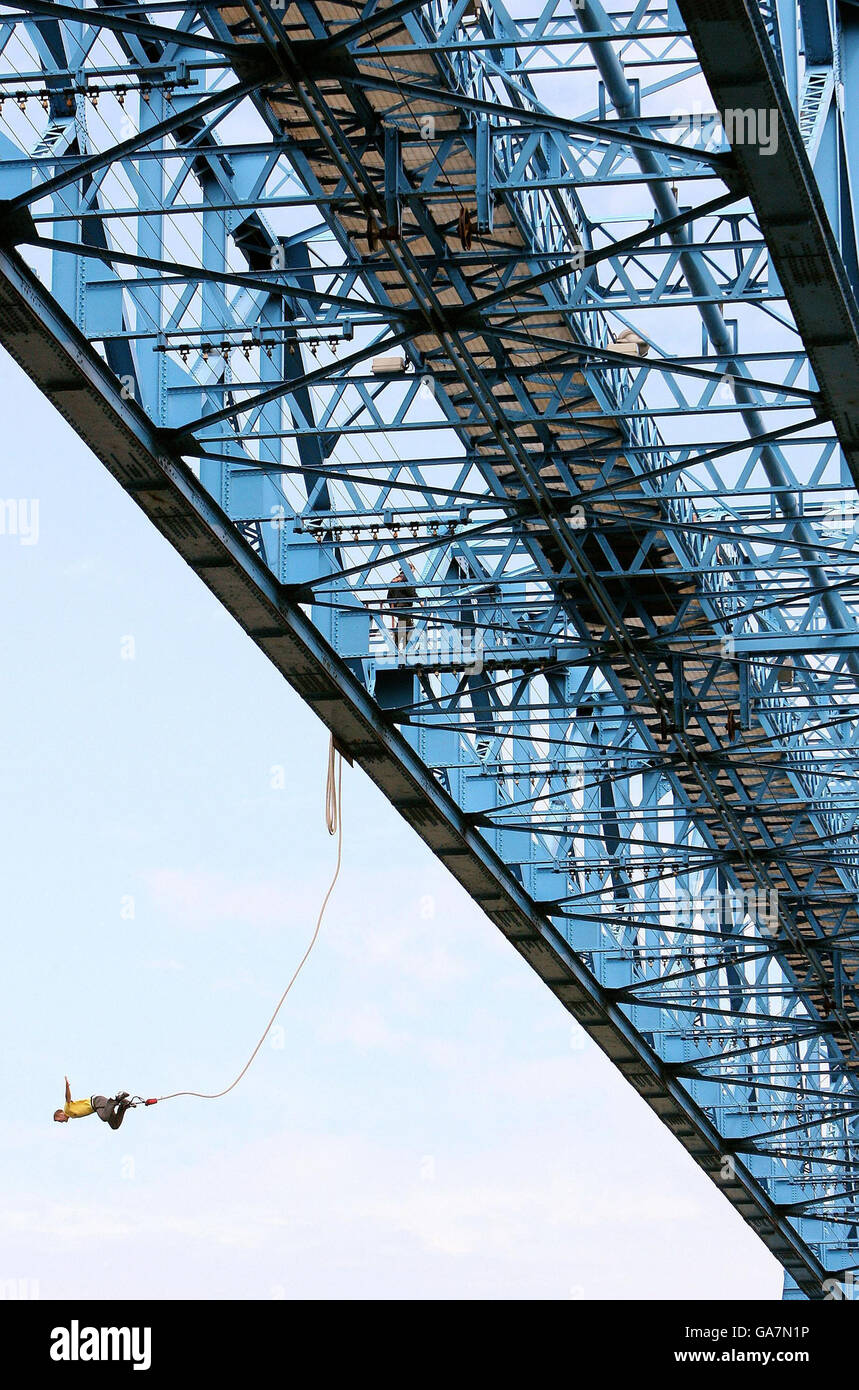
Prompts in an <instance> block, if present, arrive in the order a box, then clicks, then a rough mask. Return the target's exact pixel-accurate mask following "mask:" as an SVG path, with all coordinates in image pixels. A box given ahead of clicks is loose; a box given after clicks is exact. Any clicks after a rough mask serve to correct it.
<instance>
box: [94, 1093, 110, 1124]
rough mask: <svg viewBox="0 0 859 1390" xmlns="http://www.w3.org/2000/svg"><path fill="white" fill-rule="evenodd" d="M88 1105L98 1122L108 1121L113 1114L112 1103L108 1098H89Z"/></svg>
mask: <svg viewBox="0 0 859 1390" xmlns="http://www.w3.org/2000/svg"><path fill="white" fill-rule="evenodd" d="M89 1103H90V1105H91V1106H92V1108H93V1110H94V1111H95V1113H96V1114H97V1115H98V1118H99V1119H100V1120H109V1119H110V1117H111V1115H112V1114H113V1109H114V1102H113V1100H112V1099H110V1098H109V1097H108V1096H90V1098H89Z"/></svg>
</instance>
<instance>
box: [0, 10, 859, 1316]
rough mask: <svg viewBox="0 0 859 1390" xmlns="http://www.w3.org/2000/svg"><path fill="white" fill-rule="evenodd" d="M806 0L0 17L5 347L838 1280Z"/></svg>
mask: <svg viewBox="0 0 859 1390" xmlns="http://www.w3.org/2000/svg"><path fill="white" fill-rule="evenodd" d="M845 8H850V7H845ZM711 10H712V13H711ZM788 10H792V6H786V5H779V6H778V7H777V9H773V10H772V11H771V10H770V8H769V7H768V6H757V5H753V4H751V3H739V0H732V3H730V4H720V6H718V15H719V16H721V20H720V23H726V24H728V25H729V26H730V31H731V34H732V36H733V37H732V43H731V47H730V49H728V48H727V47H726V45H725V41H724V32H723V31H722V30H721V29H720V27H719V24H717V23H716V7H710V6H706V5H692V4H691V3H685V2H684V0H681V3H679V4H674V3H673V2H672V3H668V4H667V5H666V4H665V3H664V0H660V3H653V4H652V5H651V4H646V3H645V4H640V5H638V6H636V7H635V8H634V9H633V10H622V9H621V8H620V7H619V6H617V7H614V8H613V9H611V10H609V12H608V13H607V12H606V11H604V10H603V8H602V7H601V6H600V5H596V4H590V3H584V4H583V5H577V6H572V5H565V6H564V5H560V4H557V5H554V4H551V3H550V4H549V5H548V6H546V7H544V9H543V10H542V11H541V12H540V14H539V15H535V16H532V17H529V18H520V19H513V18H511V17H510V16H509V15H507V14H506V12H505V11H504V10H503V8H502V7H501V6H500V5H493V6H492V7H491V8H490V7H488V6H486V5H483V6H481V5H479V4H478V5H475V4H473V3H472V0H468V3H466V0H460V3H458V4H455V5H448V4H446V3H433V4H429V5H418V4H412V3H399V4H393V5H390V6H376V5H368V6H364V7H361V6H351V5H333V4H321V3H315V4H311V3H302V4H290V5H288V6H286V7H285V8H280V9H277V8H274V7H272V6H269V5H268V4H266V3H262V4H260V3H256V0H246V3H243V4H242V5H235V6H221V7H215V6H204V7H201V8H198V7H196V6H194V5H180V4H176V5H175V6H174V7H173V8H172V9H168V8H167V6H164V7H160V6H156V5H149V6H147V5H145V4H141V5H137V6H131V5H124V6H122V7H121V8H119V7H116V6H102V5H96V6H94V7H93V8H92V9H84V10H70V9H69V8H67V7H65V6H64V5H58V4H53V3H51V0H44V3H42V0H39V3H36V2H35V0H33V3H27V4H24V5H23V6H21V7H20V9H16V10H15V11H14V12H13V13H12V14H10V15H9V17H8V18H7V19H4V18H3V15H2V11H0V33H2V36H3V47H2V55H0V61H2V62H3V64H4V70H3V75H2V87H0V91H2V93H3V94H5V98H6V103H7V104H6V106H5V107H4V108H3V110H2V112H0V119H2V121H3V124H2V126H0V193H2V195H3V197H4V198H5V201H4V203H3V205H2V208H0V242H2V247H3V249H2V250H0V341H2V342H3V345H4V346H5V347H6V349H7V350H8V351H9V352H10V353H11V355H12V356H13V357H15V358H16V360H17V361H18V362H20V363H21V365H22V366H23V367H24V369H25V370H26V371H27V372H28V374H29V375H30V376H31V377H32V378H33V379H34V381H35V382H36V383H37V384H38V385H39V387H40V388H41V390H42V391H43V392H44V394H45V395H46V396H47V398H48V399H50V400H51V401H52V402H53V404H54V405H55V406H56V407H57V408H58V409H59V410H60V411H61V413H62V414H63V415H64V416H65V418H66V419H67V420H69V422H70V423H71V424H72V426H73V427H74V428H75V429H76V430H77V431H78V433H79V434H81V436H82V437H83V438H84V439H85V440H86V442H87V443H88V444H89V445H90V447H91V448H92V449H93V451H94V452H95V453H96V454H97V455H98V457H99V458H101V460H102V461H103V462H104V464H105V466H106V467H107V468H108V469H109V470H110V472H111V473H112V474H113V476H114V477H115V478H117V480H118V481H119V482H120V483H121V484H122V486H123V487H124V488H125V489H126V490H127V491H128V492H129V494H130V495H131V496H132V497H133V498H134V500H135V501H136V502H137V503H138V505H139V506H141V507H142V508H143V509H144V511H145V512H146V513H147V515H148V516H149V517H150V518H151V519H152V521H153V523H154V524H155V525H156V526H157V527H158V529H159V530H160V531H161V532H162V534H164V535H165V536H166V537H167V538H168V539H169V540H170V541H171V543H172V544H173V545H174V546H175V547H176V548H177V550H178V551H179V552H180V554H182V555H183V557H184V558H185V559H186V560H187V562H188V563H189V564H190V565H191V566H192V568H193V569H194V570H195V571H196V572H197V573H198V574H199V575H200V577H201V578H202V580H203V581H204V582H205V583H206V584H207V585H208V587H209V588H210V589H211V590H212V591H213V593H215V594H216V595H217V597H218V598H219V599H220V600H221V602H222V603H223V604H224V605H225V606H226V607H227V608H228V610H229V611H230V612H231V613H233V615H234V616H235V617H236V619H237V620H238V621H239V622H240V623H241V624H242V626H243V628H244V629H245V630H246V631H247V632H248V634H249V635H250V636H251V637H252V639H253V640H254V641H255V642H256V643H257V644H258V645H259V646H260V647H261V648H262V650H264V651H265V652H266V654H267V655H268V656H269V658H270V659H271V660H272V661H273V662H274V664H275V665H276V666H277V667H278V669H279V670H281V671H282V672H283V674H284V676H285V677H286V678H287V680H288V681H289V682H290V684H291V685H293V686H294V688H295V689H296V690H298V692H299V693H300V694H301V695H302V697H303V698H304V699H305V700H307V701H308V703H310V704H311V706H312V707H313V708H314V709H315V710H316V711H317V713H318V714H319V715H320V717H321V718H322V719H323V720H324V722H325V723H326V724H327V725H328V726H329V727H330V728H331V729H332V731H333V732H334V733H335V736H336V737H337V739H338V741H339V743H340V745H341V746H342V747H343V748H344V749H345V750H347V751H348V752H349V754H350V755H351V756H353V757H354V758H355V759H356V761H358V762H359V763H360V764H361V766H362V767H364V768H365V770H366V771H367V772H368V774H369V775H370V776H371V777H372V778H373V780H374V781H375V782H376V783H377V784H378V785H379V786H380V787H381V788H382V790H383V791H384V792H385V794H386V795H387V796H388V798H389V799H390V800H391V801H392V803H393V804H394V805H395V806H396V807H397V809H398V810H399V811H400V812H401V814H402V815H403V816H404V817H405V818H406V819H407V820H408V821H409V823H410V824H411V825H413V826H414V828H415V829H416V831H417V832H418V833H419V834H420V835H421V836H422V838H423V839H424V840H425V841H426V842H427V843H428V844H429V845H430V846H431V848H432V849H433V850H434V852H435V853H436V854H437V855H438V856H439V857H440V858H441V859H442V860H443V862H444V863H445V864H446V865H447V866H448V867H449V869H450V870H451V872H452V873H453V874H454V876H455V877H456V878H457V879H458V880H459V881H460V882H461V883H462V884H463V885H464V886H465V887H466V888H467V890H468V891H469V892H470V893H471V895H472V896H473V897H474V898H475V900H476V901H477V902H479V903H480V904H481V906H482V907H483V908H484V910H485V911H486V912H487V914H488V915H489V916H490V917H491V918H492V920H493V921H494V922H495V923H496V924H497V926H498V927H499V928H500V930H501V931H502V932H504V934H505V935H506V936H507V937H508V939H509V940H510V941H511V942H512V943H513V945H514V946H515V947H516V949H517V950H518V951H519V952H520V953H521V954H522V955H523V956H524V957H525V958H526V959H527V960H528V961H529V963H530V964H531V965H532V966H533V968H534V969H535V970H536V971H537V972H538V973H539V974H540V976H541V978H542V979H544V980H545V981H546V983H547V984H548V986H549V987H550V988H551V989H552V991H553V992H554V993H555V994H556V995H557V997H558V998H559V999H561V1001H562V1002H563V1003H564V1005H565V1007H567V1008H568V1009H569V1011H570V1012H571V1013H572V1014H573V1016H574V1017H575V1018H576V1019H578V1020H579V1022H580V1023H581V1024H582V1026H583V1027H584V1028H585V1029H586V1030H587V1031H588V1032H589V1033H590V1034H591V1036H592V1037H594V1038H595V1040H596V1041H597V1043H598V1044H599V1045H600V1047H602V1048H603V1050H604V1051H605V1052H606V1053H607V1054H608V1055H609V1056H610V1057H611V1058H612V1059H613V1061H614V1062H615V1063H616V1064H617V1066H618V1067H619V1068H620V1069H621V1070H622V1071H623V1073H624V1075H625V1076H626V1077H627V1078H628V1079H629V1081H630V1082H631V1084H632V1085H633V1086H634V1087H635V1088H636V1090H637V1091H638V1092H639V1094H641V1095H642V1097H643V1098H644V1099H645V1100H646V1101H647V1103H648V1104H649V1105H650V1106H651V1107H652V1108H653V1109H654V1110H655V1111H656V1113H657V1114H659V1115H660V1116H661V1117H662V1119H663V1120H664V1121H665V1123H666V1124H667V1125H668V1126H669V1127H670V1128H671V1130H672V1132H673V1133H675V1135H676V1136H677V1138H678V1140H679V1141H680V1142H681V1143H682V1144H683V1145H684V1147H685V1148H686V1149H687V1150H688V1151H689V1152H690V1153H691V1154H692V1155H693V1156H694V1157H695V1159H696V1161H697V1162H698V1163H699V1164H700V1165H701V1166H702V1167H703V1168H704V1169H705V1171H707V1172H708V1173H709V1174H710V1175H711V1177H713V1179H714V1181H716V1182H717V1183H718V1185H719V1186H720V1187H721V1188H722V1190H723V1191H724V1193H725V1195H726V1197H727V1198H728V1199H729V1200H730V1201H731V1202H732V1203H733V1204H734V1205H735V1206H736V1207H737V1209H738V1210H739V1211H740V1212H741V1213H742V1215H743V1216H744V1217H745V1219H746V1220H747V1221H748V1222H749V1223H750V1224H751V1225H752V1227H753V1228H754V1229H755V1230H756V1231H757V1232H758V1234H759V1235H760V1237H761V1239H762V1240H764V1241H765V1243H766V1244H767V1245H768V1246H769V1248H770V1249H771V1250H772V1251H773V1252H774V1253H775V1254H776V1255H777V1257H778V1258H779V1259H780V1260H781V1262H782V1263H783V1265H784V1267H785V1270H786V1271H787V1273H788V1275H789V1277H790V1280H791V1281H792V1283H791V1287H794V1285H795V1286H796V1288H797V1289H799V1290H801V1291H802V1292H803V1293H804V1294H805V1295H807V1296H809V1297H822V1296H824V1295H825V1294H826V1293H827V1292H828V1291H829V1290H830V1286H829V1285H828V1284H827V1283H826V1281H827V1279H828V1278H830V1277H832V1276H836V1277H838V1278H841V1277H843V1276H844V1274H845V1272H846V1271H848V1270H851V1269H852V1268H853V1267H855V1266H856V1265H857V1264H858V1263H859V1237H857V1227H856V1221H857V1212H856V1193H857V1184H856V1175H855V1169H854V1165H855V1163H856V1159H857V1154H856V1125H857V1115H859V1105H857V1090H856V1082H857V1076H859V1049H857V1045H856V1026H857V1020H859V989H858V988H857V975H856V971H857V950H859V942H857V937H856V894H857V889H859V845H857V843H856V826H857V812H859V786H857V782H856V778H857V767H856V755H855V747H856V735H857V730H856V728H855V700H854V692H855V689H856V675H857V672H859V651H857V645H859V643H857V633H856V622H855V604H854V598H853V592H854V580H853V568H854V560H853V555H854V545H853V527H854V523H855V520H856V518H857V517H859V497H857V494H856V489H855V486H854V480H855V479H856V478H857V476H859V473H857V469H859V452H857V438H859V434H857V431H859V412H857V404H859V402H857V400H856V395H857V383H859V370H857V369H859V333H857V312H856V306H855V300H854V288H853V286H854V280H855V254H854V252H853V250H852V249H851V247H852V235H853V232H852V228H853V219H852V204H851V202H850V197H849V191H850V186H851V184H850V173H851V160H850V155H851V144H850V138H849V137H850V132H849V131H848V130H846V129H845V128H844V127H843V124H839V122H841V121H842V117H843V111H841V109H840V108H839V105H838V102H837V94H836V89H835V84H834V80H832V79H831V74H832V71H833V70H834V67H835V58H834V56H831V57H830V59H829V60H828V66H827V61H826V34H825V33H824V31H823V29H822V27H821V23H822V21H821V16H820V13H817V12H816V9H815V7H814V6H811V7H803V16H802V19H803V24H804V25H805V27H804V28H802V26H798V27H797V26H795V28H797V31H798V32H800V33H801V34H802V36H803V37H802V43H801V44H800V45H799V47H795V46H794V33H793V31H792V30H790V26H789V25H788V24H786V23H785V19H786V15H787V11H788ZM811 11H815V14H814V15H813V16H812V18H814V19H815V23H814V24H812V22H811V18H809V16H810V15H811ZM823 12H824V16H827V15H828V11H827V10H826V6H823ZM687 22H688V24H689V26H690V28H689V29H687V28H686V23H687ZM827 23H828V24H829V19H828V18H827ZM828 32H829V38H830V46H832V45H835V46H836V47H838V46H840V47H839V53H840V60H841V62H842V64H843V66H844V69H845V70H848V71H849V70H850V69H851V67H852V60H853V42H854V38H855V31H854V29H853V27H852V25H851V23H850V22H848V21H846V20H845V22H844V23H843V24H842V26H841V28H839V29H837V30H835V29H834V28H833V26H832V25H831V24H830V28H829V30H828ZM786 36H787V37H786ZM788 39H789V41H790V42H789V44H788ZM834 52H835V49H834V48H833V54H834ZM728 53H730V54H731V61H730V62H726V61H725V58H726V54H728ZM736 55H742V57H741V60H740V58H738V57H737V56H736ZM827 74H829V76H828V77H827ZM705 78H706V80H707V82H709V84H710V90H711V91H712V96H711V95H710V93H709V92H708V87H707V83H706V82H705ZM559 83H560V85H559ZM714 103H715V110H714ZM729 107H731V108H737V109H738V110H740V111H741V112H745V111H748V113H749V114H750V115H751V116H754V114H755V113H756V112H757V113H759V112H766V113H777V124H776V125H775V127H774V128H775V130H776V132H777V138H776V139H775V140H774V139H773V138H772V131H773V127H770V126H768V127H767V129H766V130H763V129H757V130H751V128H750V127H748V126H746V127H744V129H743V130H740V129H739V128H738V122H737V121H734V122H733V134H734V137H735V138H734V140H733V142H729V141H728V139H727V138H726V132H725V129H724V128H723V124H724V127H727V126H728V125H729V124H731V122H729V120H728V118H727V115H726V112H727V111H728V108H729ZM729 133H730V132H729ZM746 137H748V138H746ZM48 279H50V290H49V289H47V288H46V287H45V284H44V283H42V281H46V280H48Z"/></svg>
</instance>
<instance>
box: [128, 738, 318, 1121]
mask: <svg viewBox="0 0 859 1390" xmlns="http://www.w3.org/2000/svg"><path fill="white" fill-rule="evenodd" d="M342 783H343V759H342V757H341V756H340V755H339V754H338V753H337V751H336V749H335V747H334V736H333V735H332V736H331V741H330V743H329V745H328V772H327V776H326V779H325V824H326V827H327V830H328V834H329V835H336V836H337V862H336V864H335V866H334V874H333V877H332V879H331V882H330V883H329V885H328V889H327V891H326V894H325V897H324V898H323V899H322V906H321V907H320V909H319V915H318V916H317V918H316V926H315V927H314V929H313V935H312V936H311V938H310V941H309V943H308V945H307V949H306V951H305V952H304V955H303V956H302V957H301V960H300V961H299V962H298V965H297V966H296V967H295V970H294V971H293V974H292V977H291V979H290V980H289V983H288V984H287V986H286V988H285V989H284V991H283V994H282V995H281V996H280V998H279V999H278V1001H277V1005H276V1007H275V1010H274V1013H273V1014H272V1016H271V1018H270V1019H269V1021H268V1023H267V1024H266V1025H265V1028H264V1029H263V1031H262V1034H261V1035H260V1039H259V1042H258V1043H257V1045H256V1047H255V1048H254V1050H253V1052H252V1053H251V1055H250V1057H249V1058H248V1060H247V1061H246V1062H245V1064H244V1066H243V1067H242V1069H241V1071H240V1072H239V1074H238V1076H237V1077H236V1078H235V1080H234V1081H231V1082H230V1084H229V1086H226V1087H225V1088H224V1089H223V1091H171V1092H170V1094H169V1095H165V1096H151V1097H150V1098H149V1099H148V1100H145V1099H144V1098H143V1097H142V1096H134V1097H133V1099H132V1102H131V1104H132V1106H135V1107H136V1106H138V1105H157V1104H158V1102H159V1101H161V1100H176V1099H177V1098H178V1097H179V1096H196V1097H197V1099H198V1100H220V1099H221V1097H222V1096H227V1095H229V1093H230V1091H234V1090H235V1088H236V1086H238V1084H239V1082H240V1081H241V1080H242V1078H243V1077H244V1076H245V1075H246V1074H247V1072H248V1071H249V1070H250V1067H251V1064H252V1062H253V1061H254V1059H255V1057H256V1055H257V1053H258V1052H259V1050H260V1048H261V1047H262V1045H263V1043H264V1042H265V1040H266V1038H267V1036H268V1033H269V1029H270V1028H271V1026H272V1024H273V1023H274V1021H275V1019H276V1018H277V1016H278V1014H279V1013H280V1011H281V1009H282V1008H283V1005H284V1003H285V1002H286V997H287V995H288V994H289V992H290V990H291V989H292V986H293V985H294V984H295V982H296V980H297V979H298V977H299V975H300V974H301V972H302V970H303V969H304V966H305V965H306V963H307V960H308V958H309V956H310V953H311V951H312V950H313V948H314V946H315V945H316V942H317V940H318V938H319V933H320V930H321V928H322V920H323V918H324V916H325V909H326V908H327V906H328V901H329V899H330V897H331V894H332V893H333V892H334V887H335V884H336V883H337V879H338V878H339V876H340V864H341V861H342V858H343V808H342Z"/></svg>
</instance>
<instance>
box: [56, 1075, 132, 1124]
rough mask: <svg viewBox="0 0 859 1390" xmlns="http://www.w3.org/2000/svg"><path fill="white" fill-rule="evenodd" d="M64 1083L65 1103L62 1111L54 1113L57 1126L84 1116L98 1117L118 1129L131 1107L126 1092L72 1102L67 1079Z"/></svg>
mask: <svg viewBox="0 0 859 1390" xmlns="http://www.w3.org/2000/svg"><path fill="white" fill-rule="evenodd" d="M65 1081H66V1103H65V1105H64V1106H63V1108H62V1110H55V1111H54V1119H55V1120H56V1122H57V1124H59V1125H64V1124H65V1123H66V1121H67V1120H80V1119H82V1118H83V1116H84V1115H98V1118H99V1119H100V1120H104V1121H105V1122H106V1123H107V1124H109V1125H110V1127H111V1129H119V1126H120V1125H121V1124H122V1121H123V1118H124V1116H125V1112H126V1110H128V1109H129V1107H130V1106H131V1103H132V1102H131V1101H130V1100H129V1099H128V1092H127V1091H120V1092H119V1094H118V1095H116V1096H111V1097H110V1098H108V1097H107V1096H90V1098H89V1100H72V1093H71V1090H70V1089H69V1078H68V1077H66V1078H65Z"/></svg>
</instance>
